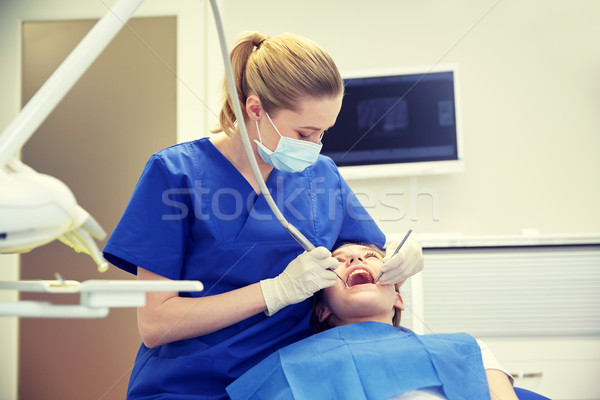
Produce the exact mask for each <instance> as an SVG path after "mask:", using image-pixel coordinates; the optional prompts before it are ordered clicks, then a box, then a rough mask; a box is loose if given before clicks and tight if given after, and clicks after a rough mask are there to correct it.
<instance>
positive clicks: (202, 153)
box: [104, 138, 385, 399]
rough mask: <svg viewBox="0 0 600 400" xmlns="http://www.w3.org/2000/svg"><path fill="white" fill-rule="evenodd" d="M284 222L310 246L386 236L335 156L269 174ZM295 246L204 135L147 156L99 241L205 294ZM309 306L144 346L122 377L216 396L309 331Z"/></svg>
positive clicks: (380, 240) (255, 274) (249, 276)
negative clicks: (124, 202) (197, 285)
mask: <svg viewBox="0 0 600 400" xmlns="http://www.w3.org/2000/svg"><path fill="white" fill-rule="evenodd" d="M266 184H267V188H268V189H269V191H270V192H271V194H272V196H273V198H274V200H275V202H276V203H277V205H278V206H279V208H280V210H281V211H282V213H283V214H284V216H285V217H286V219H287V220H288V221H289V222H290V223H291V224H293V225H294V226H295V227H296V228H298V229H299V230H300V231H301V232H302V233H303V234H304V235H305V236H306V237H307V238H308V240H310V241H311V242H312V243H313V244H314V245H315V246H324V247H326V248H328V249H332V248H334V247H337V246H338V245H339V244H341V243H344V242H371V243H375V244H376V245H378V246H383V244H384V243H385V236H384V235H383V233H382V232H381V231H380V229H379V228H378V227H377V225H376V224H375V222H373V220H372V219H371V217H370V216H369V214H368V213H367V212H366V210H365V209H364V208H363V207H362V206H361V205H360V203H359V201H358V200H357V198H356V196H355V195H354V193H353V192H352V190H351V189H350V188H349V186H348V185H347V183H346V182H345V181H344V180H343V178H342V177H341V176H340V174H339V171H338V170H337V167H336V166H335V164H334V163H333V161H332V160H331V159H329V158H327V157H325V156H319V158H318V160H317V162H316V163H315V164H313V165H312V166H310V167H309V168H307V169H306V170H304V171H303V172H300V173H288V172H282V171H278V170H273V171H272V172H271V175H270V176H269V179H268V180H267V182H266ZM302 252H303V249H302V248H301V246H300V245H299V244H298V243H297V242H296V241H295V240H294V239H292V238H291V237H290V235H289V234H288V233H287V232H286V231H285V229H284V228H283V227H282V226H281V224H280V223H279V222H278V221H277V219H276V218H275V217H274V216H273V215H272V212H271V210H270V209H269V207H268V204H267V203H266V201H265V199H264V197H263V196H262V195H258V196H257V195H256V193H255V192H254V190H253V188H252V186H251V185H250V184H249V183H248V181H246V179H245V178H244V177H243V176H242V175H241V174H240V173H239V172H238V170H237V169H236V168H235V167H234V166H233V165H232V164H231V163H230V162H229V160H227V159H226V158H225V157H224V156H223V154H222V153H221V152H220V151H219V150H218V149H217V148H216V147H214V145H213V144H212V143H211V142H210V141H209V140H208V139H207V138H203V139H199V140H196V141H193V142H187V143H182V144H178V145H175V146H172V147H169V148H167V149H165V150H163V151H161V152H159V153H157V154H155V155H153V156H152V157H151V158H150V160H149V161H148V163H147V164H146V167H145V168H144V171H143V173H142V176H141V178H140V180H139V182H138V184H137V186H136V188H135V190H134V193H133V195H132V197H131V200H130V202H129V204H128V206H127V209H126V210H125V213H124V214H123V216H122V218H121V220H120V222H119V224H118V225H117V227H116V228H115V230H114V231H113V234H112V235H111V237H110V239H109V241H108V243H107V244H106V247H105V248H104V256H105V258H106V259H107V260H108V261H109V262H111V263H112V264H114V265H116V266H117V267H119V268H121V269H123V270H125V271H128V272H131V273H133V274H135V273H136V268H137V266H140V267H142V268H144V269H146V270H149V271H152V272H154V273H156V274H158V275H161V276H164V277H166V278H169V279H174V280H200V281H202V283H203V284H204V288H205V290H204V291H203V292H201V293H181V295H182V296H190V297H193V296H211V295H216V294H219V293H224V292H228V291H231V290H234V289H237V288H240V287H244V286H247V285H250V284H253V283H256V282H258V281H260V280H262V279H266V278H273V277H275V276H277V275H279V274H280V273H281V272H282V271H283V270H284V269H285V267H286V266H287V265H288V263H289V262H290V261H292V260H293V259H294V258H295V257H296V256H298V255H299V254H301V253H302ZM310 313H311V310H310V305H309V301H308V300H306V301H303V302H301V303H299V304H295V305H292V306H289V307H286V308H284V309H283V310H281V311H279V312H278V313H276V314H275V315H273V316H271V317H267V316H266V315H265V314H263V313H261V314H259V315H255V316H253V317H251V318H248V319H246V320H244V321H241V322H239V323H237V324H235V325H232V326H230V327H228V328H224V329H221V330H219V331H217V332H214V333H211V334H208V335H205V336H201V337H197V338H193V339H188V340H182V341H177V342H173V343H168V344H165V345H162V346H159V347H156V348H152V349H148V348H147V347H146V346H144V345H143V344H142V345H141V346H140V350H139V352H138V355H137V357H136V361H135V365H134V368H133V371H132V374H131V379H130V382H129V389H128V398H130V399H150V398H152V399H156V398H161V399H167V398H173V399H184V398H194V399H224V398H227V395H226V393H225V387H226V386H227V385H228V384H229V383H231V382H232V381H233V380H234V379H236V378H237V377H239V376H240V375H241V374H242V373H244V372H245V371H246V370H248V369H249V368H250V367H252V366H253V365H255V364H256V363H258V362H259V361H261V360H262V359H264V358H265V357H266V356H268V355H269V354H270V353H272V352H273V351H275V350H277V349H279V348H281V347H283V346H286V345H288V344H290V343H293V342H296V341H298V340H300V339H303V338H305V337H307V336H309V335H310V333H311V331H310V328H309V324H308V320H309V317H310Z"/></svg>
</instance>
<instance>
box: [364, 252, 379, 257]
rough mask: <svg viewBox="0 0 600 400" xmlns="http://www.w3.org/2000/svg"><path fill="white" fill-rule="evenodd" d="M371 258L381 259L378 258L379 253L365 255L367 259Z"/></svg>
mask: <svg viewBox="0 0 600 400" xmlns="http://www.w3.org/2000/svg"><path fill="white" fill-rule="evenodd" d="M369 257H375V258H379V257H377V253H373V252H369V253H367V254H365V258H369Z"/></svg>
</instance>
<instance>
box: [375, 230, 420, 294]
mask: <svg viewBox="0 0 600 400" xmlns="http://www.w3.org/2000/svg"><path fill="white" fill-rule="evenodd" d="M399 244H400V241H395V242H392V243H390V245H389V246H387V247H386V249H385V253H386V256H385V257H384V258H383V261H384V264H383V267H382V268H381V271H382V272H383V275H382V276H381V279H380V280H379V282H381V284H383V285H393V284H396V283H399V282H404V281H405V280H406V279H408V278H410V277H411V276H413V275H414V274H416V273H417V272H420V271H421V270H422V269H423V250H422V249H421V245H420V244H419V242H417V240H416V239H415V238H414V236H412V235H411V236H409V237H408V238H407V239H406V242H404V244H403V245H402V248H401V249H400V251H398V253H396V255H394V256H393V257H392V254H393V253H394V251H395V250H396V248H397V247H398V245H399Z"/></svg>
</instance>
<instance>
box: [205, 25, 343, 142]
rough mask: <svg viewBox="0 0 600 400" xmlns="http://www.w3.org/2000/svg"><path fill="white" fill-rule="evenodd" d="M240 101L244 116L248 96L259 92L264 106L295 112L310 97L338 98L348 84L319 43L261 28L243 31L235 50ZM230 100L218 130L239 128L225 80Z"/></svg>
mask: <svg viewBox="0 0 600 400" xmlns="http://www.w3.org/2000/svg"><path fill="white" fill-rule="evenodd" d="M230 58H231V64H232V68H233V75H234V78H235V83H236V86H237V94H238V99H237V100H238V101H239V102H240V103H241V106H242V110H243V112H244V118H246V117H247V114H246V111H245V104H246V99H247V98H248V96H249V95H251V94H256V95H257V96H258V97H259V99H260V101H261V103H262V107H263V109H264V110H265V111H266V112H268V113H274V112H275V111H276V110H278V109H286V110H292V111H295V110H296V109H297V106H298V101H299V100H300V99H302V98H305V97H314V98H332V97H336V96H339V95H341V94H342V93H343V91H344V84H343V81H342V78H341V75H340V73H339V71H338V69H337V66H336V65H335V63H334V62H333V59H332V58H331V56H330V55H329V54H328V53H327V52H326V51H325V50H323V49H322V48H321V47H320V46H319V45H318V44H316V43H315V42H313V41H311V40H309V39H306V38H304V37H301V36H297V35H293V34H289V33H286V34H282V35H279V36H276V37H270V36H268V35H264V34H262V33H260V32H250V33H246V34H245V35H243V36H242V37H241V38H240V39H239V40H238V41H237V42H236V44H235V45H234V47H233V49H232V50H231V53H230ZM223 88H224V93H225V101H224V104H223V107H222V108H221V112H220V114H219V126H218V127H217V128H215V129H213V130H212V132H213V133H216V132H221V131H224V132H225V133H226V134H227V135H229V136H231V135H233V134H235V131H236V129H235V128H236V117H235V114H234V112H233V106H232V104H233V103H232V99H231V98H230V96H229V94H228V91H227V82H225V83H224V86H223Z"/></svg>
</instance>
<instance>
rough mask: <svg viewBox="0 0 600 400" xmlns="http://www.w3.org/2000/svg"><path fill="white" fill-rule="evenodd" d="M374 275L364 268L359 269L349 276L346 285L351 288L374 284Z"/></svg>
mask: <svg viewBox="0 0 600 400" xmlns="http://www.w3.org/2000/svg"><path fill="white" fill-rule="evenodd" d="M374 281H375V279H373V275H371V273H370V272H369V271H367V270H366V269H364V268H357V269H355V270H354V271H352V272H351V273H350V275H348V278H347V279H346V283H347V284H348V286H349V287H352V286H357V285H365V284H368V283H373V282H374Z"/></svg>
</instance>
